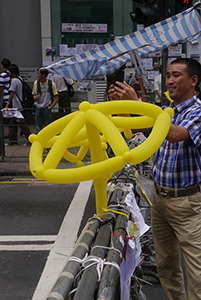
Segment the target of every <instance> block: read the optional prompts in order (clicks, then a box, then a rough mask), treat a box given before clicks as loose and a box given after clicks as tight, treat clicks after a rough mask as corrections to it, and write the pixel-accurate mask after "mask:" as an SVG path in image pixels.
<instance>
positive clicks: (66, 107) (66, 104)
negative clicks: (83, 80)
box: [52, 74, 73, 117]
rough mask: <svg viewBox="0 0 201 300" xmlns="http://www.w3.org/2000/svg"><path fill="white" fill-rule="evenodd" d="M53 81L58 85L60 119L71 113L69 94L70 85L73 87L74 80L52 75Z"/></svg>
mask: <svg viewBox="0 0 201 300" xmlns="http://www.w3.org/2000/svg"><path fill="white" fill-rule="evenodd" d="M52 81H53V82H54V83H55V84H56V88H57V91H58V95H59V102H58V103H59V117H63V116H65V115H67V114H70V113H71V104H70V97H69V94H68V84H69V85H73V80H72V79H69V78H65V77H63V76H61V75H57V74H54V75H52Z"/></svg>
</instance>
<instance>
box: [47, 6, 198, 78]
mask: <svg viewBox="0 0 201 300" xmlns="http://www.w3.org/2000/svg"><path fill="white" fill-rule="evenodd" d="M195 6H196V4H195V5H194V7H195ZM194 7H192V8H189V9H188V10H186V11H184V12H182V13H179V14H177V15H175V16H173V17H170V18H168V19H166V20H163V21H161V22H158V23H156V24H154V25H151V26H149V27H146V28H144V29H142V30H140V31H136V32H134V33H131V34H128V35H126V36H124V37H121V38H119V39H115V40H114V41H112V42H110V43H107V44H105V45H103V46H100V47H97V48H96V49H93V50H90V51H87V52H84V53H82V54H81V55H75V56H73V57H71V58H67V59H64V60H62V61H60V62H57V63H53V64H51V65H49V66H48V67H47V69H48V70H49V71H51V72H54V73H57V74H60V75H62V76H64V77H66V78H72V79H74V80H82V79H84V78H85V79H86V78H95V77H99V76H101V75H109V74H112V73H113V72H114V71H115V70H117V69H119V68H120V67H121V66H122V65H124V64H125V63H126V62H127V61H130V55H129V51H132V50H134V49H138V52H139V55H140V56H141V57H146V56H147V54H148V53H152V52H156V51H159V50H163V49H166V48H167V47H169V46H173V45H176V44H178V43H184V42H193V41H197V40H198V39H199V38H200V37H201V18H200V15H199V13H198V12H197V10H196V9H195V8H194Z"/></svg>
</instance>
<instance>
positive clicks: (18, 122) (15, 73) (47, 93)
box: [0, 58, 73, 146]
mask: <svg viewBox="0 0 201 300" xmlns="http://www.w3.org/2000/svg"><path fill="white" fill-rule="evenodd" d="M1 65H2V68H3V72H2V73H1V74H0V99H2V102H1V109H8V108H13V109H16V110H13V112H10V113H9V114H7V115H6V116H5V117H4V118H3V125H4V131H6V130H7V133H5V134H4V138H5V139H7V138H8V139H9V141H8V143H5V145H9V146H12V145H15V144H18V127H20V130H21V132H20V134H21V135H25V137H26V139H27V143H26V144H25V145H30V143H29V141H28V138H29V135H30V134H31V132H30V130H29V127H28V126H27V125H26V110H24V109H23V105H22V103H23V83H22V82H23V79H22V77H21V76H20V72H19V68H18V66H17V65H16V64H11V62H10V60H9V59H6V58H4V59H3V60H2V61H1ZM50 78H51V79H50ZM68 85H73V80H72V79H66V78H64V77H63V76H60V75H52V76H51V75H50V74H49V72H48V71H47V69H45V68H43V67H39V68H38V69H37V80H35V82H34V84H33V91H32V94H33V101H34V106H33V111H34V114H35V126H36V133H38V132H39V131H40V130H41V129H42V128H43V127H44V126H46V125H48V124H50V123H51V122H52V108H53V107H54V106H55V105H56V104H57V103H58V104H59V117H62V116H64V115H66V114H69V113H71V107H70V97H69V93H68Z"/></svg>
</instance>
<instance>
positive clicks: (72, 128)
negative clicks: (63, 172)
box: [43, 112, 86, 169]
mask: <svg viewBox="0 0 201 300" xmlns="http://www.w3.org/2000/svg"><path fill="white" fill-rule="evenodd" d="M85 121H86V116H85V113H82V112H81V113H80V114H77V115H76V116H75V117H74V118H73V119H71V120H70V122H69V123H68V124H67V126H66V127H65V129H64V130H63V132H62V133H61V134H60V136H59V138H58V139H57V141H56V142H55V144H54V145H53V147H52V150H51V151H50V152H49V153H48V155H47V157H46V159H45V161H44V164H43V167H44V169H49V168H51V169H52V168H56V166H57V165H58V163H59V161H60V160H61V158H62V156H63V154H64V152H65V150H66V149H67V148H68V146H69V145H70V143H71V141H72V140H73V138H74V136H75V135H76V133H77V132H79V130H80V129H81V128H82V127H83V125H84V123H85Z"/></svg>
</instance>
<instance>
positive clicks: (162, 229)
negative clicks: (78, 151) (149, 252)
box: [0, 58, 201, 300]
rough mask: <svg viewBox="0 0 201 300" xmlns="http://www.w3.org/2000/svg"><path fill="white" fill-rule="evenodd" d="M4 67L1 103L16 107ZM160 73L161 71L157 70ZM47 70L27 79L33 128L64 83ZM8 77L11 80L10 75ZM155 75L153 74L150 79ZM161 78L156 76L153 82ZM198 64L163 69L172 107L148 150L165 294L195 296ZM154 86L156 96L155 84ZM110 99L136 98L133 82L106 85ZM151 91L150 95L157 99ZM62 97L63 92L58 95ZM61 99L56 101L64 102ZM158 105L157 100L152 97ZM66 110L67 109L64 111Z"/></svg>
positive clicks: (180, 299) (200, 135) (199, 254)
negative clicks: (158, 140) (161, 136)
mask: <svg viewBox="0 0 201 300" xmlns="http://www.w3.org/2000/svg"><path fill="white" fill-rule="evenodd" d="M2 66H3V68H4V72H3V73H2V74H1V76H0V93H1V94H0V96H1V95H3V102H2V107H5V108H8V107H10V105H11V104H12V107H16V108H18V109H19V111H20V112H21V113H22V116H23V109H22V107H21V104H20V98H21V96H22V85H21V82H20V80H19V79H18V77H19V69H18V67H17V66H16V65H14V64H10V61H9V60H6V59H4V60H3V61H2ZM160 75H161V72H160ZM47 76H48V71H47V70H45V69H43V68H39V69H38V70H37V77H38V80H36V81H35V82H34V85H33V95H34V101H35V102H34V104H35V107H36V110H35V123H36V132H37V133H38V132H39V131H40V130H41V129H42V125H41V124H42V119H43V118H44V121H45V124H44V125H47V124H49V123H50V122H51V120H52V116H51V109H52V108H53V107H54V106H55V105H56V103H57V102H58V101H59V93H58V91H57V87H56V84H57V81H59V80H61V81H60V88H61V89H60V90H59V91H60V93H61V94H62V95H61V96H62V97H63V95H64V93H63V91H64V90H63V91H62V88H63V89H65V85H64V82H63V81H62V79H61V78H56V79H55V83H56V84H55V83H54V82H53V81H51V80H49V79H47ZM10 78H12V80H11V81H10ZM156 81H157V80H156ZM159 81H161V79H160V78H158V82H159ZM200 81H201V65H200V63H199V62H198V61H197V60H194V59H190V58H179V59H176V60H174V61H172V63H171V65H170V67H169V70H168V72H167V74H166V86H167V89H168V91H169V96H170V98H171V99H172V100H173V102H172V103H171V104H170V107H172V108H173V110H174V115H173V116H172V118H171V125H170V129H169V132H168V134H167V136H166V139H165V140H164V142H163V143H162V145H161V146H160V147H159V149H158V150H157V151H156V152H155V153H154V158H153V166H152V172H151V176H152V178H153V181H154V185H153V191H152V196H151V201H152V203H153V206H152V207H151V222H152V230H153V236H154V244H155V252H156V261H157V269H158V274H159V278H160V282H161V284H162V286H163V289H164V291H165V293H166V295H167V298H168V300H186V299H189V300H198V299H199V300H200V299H201V105H200V100H199V93H200V88H199V84H200ZM2 87H3V89H2ZM155 90H156V91H157V90H159V92H160V94H158V93H157V96H158V98H161V90H160V88H159V84H158V83H156V85H155ZM108 92H109V97H110V100H114V101H115V100H117V99H118V100H133V101H139V97H138V95H137V93H136V91H135V89H134V88H133V87H131V86H130V85H129V84H127V83H126V82H125V81H124V82H119V81H117V82H116V84H111V85H110V87H109V91H108ZM158 98H157V97H156V99H158ZM62 99H64V98H62ZM67 101H68V99H66V98H65V101H64V100H62V102H61V104H60V107H63V105H67V104H68V102H67ZM156 104H157V105H160V101H158V103H157V100H156ZM69 112H70V111H67V113H69ZM13 124H14V125H19V126H20V128H21V131H22V132H23V133H24V134H25V136H26V137H27V139H28V136H29V134H30V131H29V128H28V127H27V126H26V125H25V121H24V119H23V120H20V121H19V120H17V118H14V119H13V118H11V119H10V124H9V125H13ZM16 128H17V126H9V139H10V142H13V143H15V142H17V136H16V134H17V133H16V132H17V131H16ZM181 253H182V256H183V259H184V262H185V274H186V281H187V295H186V290H185V284H184V273H183V270H182V268H181Z"/></svg>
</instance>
